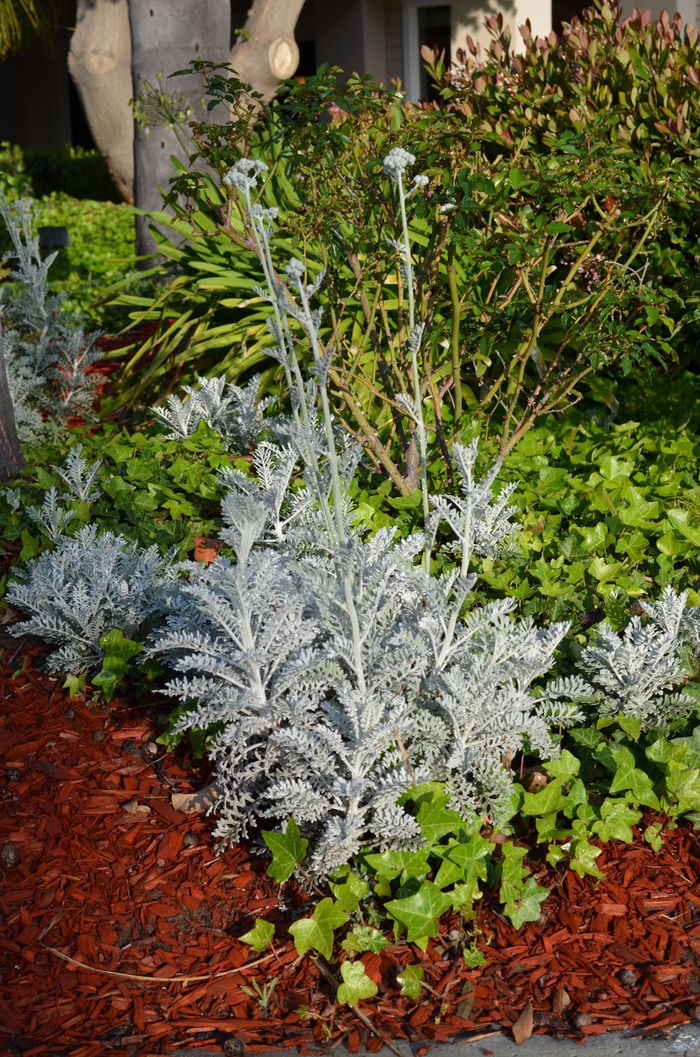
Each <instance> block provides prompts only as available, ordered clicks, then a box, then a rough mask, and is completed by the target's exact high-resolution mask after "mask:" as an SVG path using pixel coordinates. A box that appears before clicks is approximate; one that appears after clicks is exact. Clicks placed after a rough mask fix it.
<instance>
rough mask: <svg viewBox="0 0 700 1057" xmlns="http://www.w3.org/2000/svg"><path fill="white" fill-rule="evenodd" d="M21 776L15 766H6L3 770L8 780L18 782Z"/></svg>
mask: <svg viewBox="0 0 700 1057" xmlns="http://www.w3.org/2000/svg"><path fill="white" fill-rule="evenodd" d="M21 777H22V772H21V771H19V770H18V769H17V768H16V767H8V768H7V770H6V771H5V778H6V779H7V780H8V782H19V780H20V778H21Z"/></svg>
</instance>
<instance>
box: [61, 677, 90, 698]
mask: <svg viewBox="0 0 700 1057" xmlns="http://www.w3.org/2000/svg"><path fill="white" fill-rule="evenodd" d="M86 680H87V672H81V673H80V675H67V676H66V681H65V683H64V684H63V689H64V690H67V691H68V695H69V697H70V700H71V701H72V700H73V698H74V697H75V696H76V694H79V693H80V691H81V690H83V689H84V687H85V682H86Z"/></svg>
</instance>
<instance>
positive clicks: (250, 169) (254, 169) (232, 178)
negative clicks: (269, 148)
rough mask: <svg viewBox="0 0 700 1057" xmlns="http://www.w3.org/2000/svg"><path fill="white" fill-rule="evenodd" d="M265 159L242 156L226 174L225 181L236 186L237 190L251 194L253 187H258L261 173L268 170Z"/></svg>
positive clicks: (231, 185) (230, 185)
mask: <svg viewBox="0 0 700 1057" xmlns="http://www.w3.org/2000/svg"><path fill="white" fill-rule="evenodd" d="M267 169H268V167H267V165H266V164H265V162H264V161H258V160H255V159H253V158H240V159H239V160H238V161H237V162H236V164H235V165H234V166H232V167H231V168H230V169H229V171H228V172H227V173H226V175H225V176H224V179H223V182H224V183H225V184H226V185H227V186H228V187H234V188H235V189H236V190H237V191H243V193H244V194H249V193H250V191H251V189H252V188H253V187H257V183H258V176H259V175H260V173H264V172H267Z"/></svg>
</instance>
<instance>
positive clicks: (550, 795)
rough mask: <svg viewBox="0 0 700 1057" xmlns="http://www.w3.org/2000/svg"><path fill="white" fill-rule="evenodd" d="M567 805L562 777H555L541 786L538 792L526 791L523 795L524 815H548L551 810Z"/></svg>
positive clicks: (558, 809)
mask: <svg viewBox="0 0 700 1057" xmlns="http://www.w3.org/2000/svg"><path fill="white" fill-rule="evenodd" d="M563 807H566V797H565V796H564V794H563V790H562V780H561V778H555V779H554V781H552V782H548V783H547V785H543V786H541V787H540V789H539V792H537V793H525V795H524V796H523V809H522V810H523V814H524V815H548V814H549V813H550V812H551V811H560V810H561V809H562V808H563Z"/></svg>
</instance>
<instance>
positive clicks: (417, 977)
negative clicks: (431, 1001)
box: [396, 965, 423, 999]
mask: <svg viewBox="0 0 700 1057" xmlns="http://www.w3.org/2000/svg"><path fill="white" fill-rule="evenodd" d="M396 979H397V980H398V982H399V983H400V984H401V994H402V995H406V996H407V997H408V998H414V999H418V998H420V993H421V990H422V987H423V970H422V969H421V967H420V965H407V966H406V968H405V969H404V970H403V972H402V973H401V975H400V976H397V977H396Z"/></svg>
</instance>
